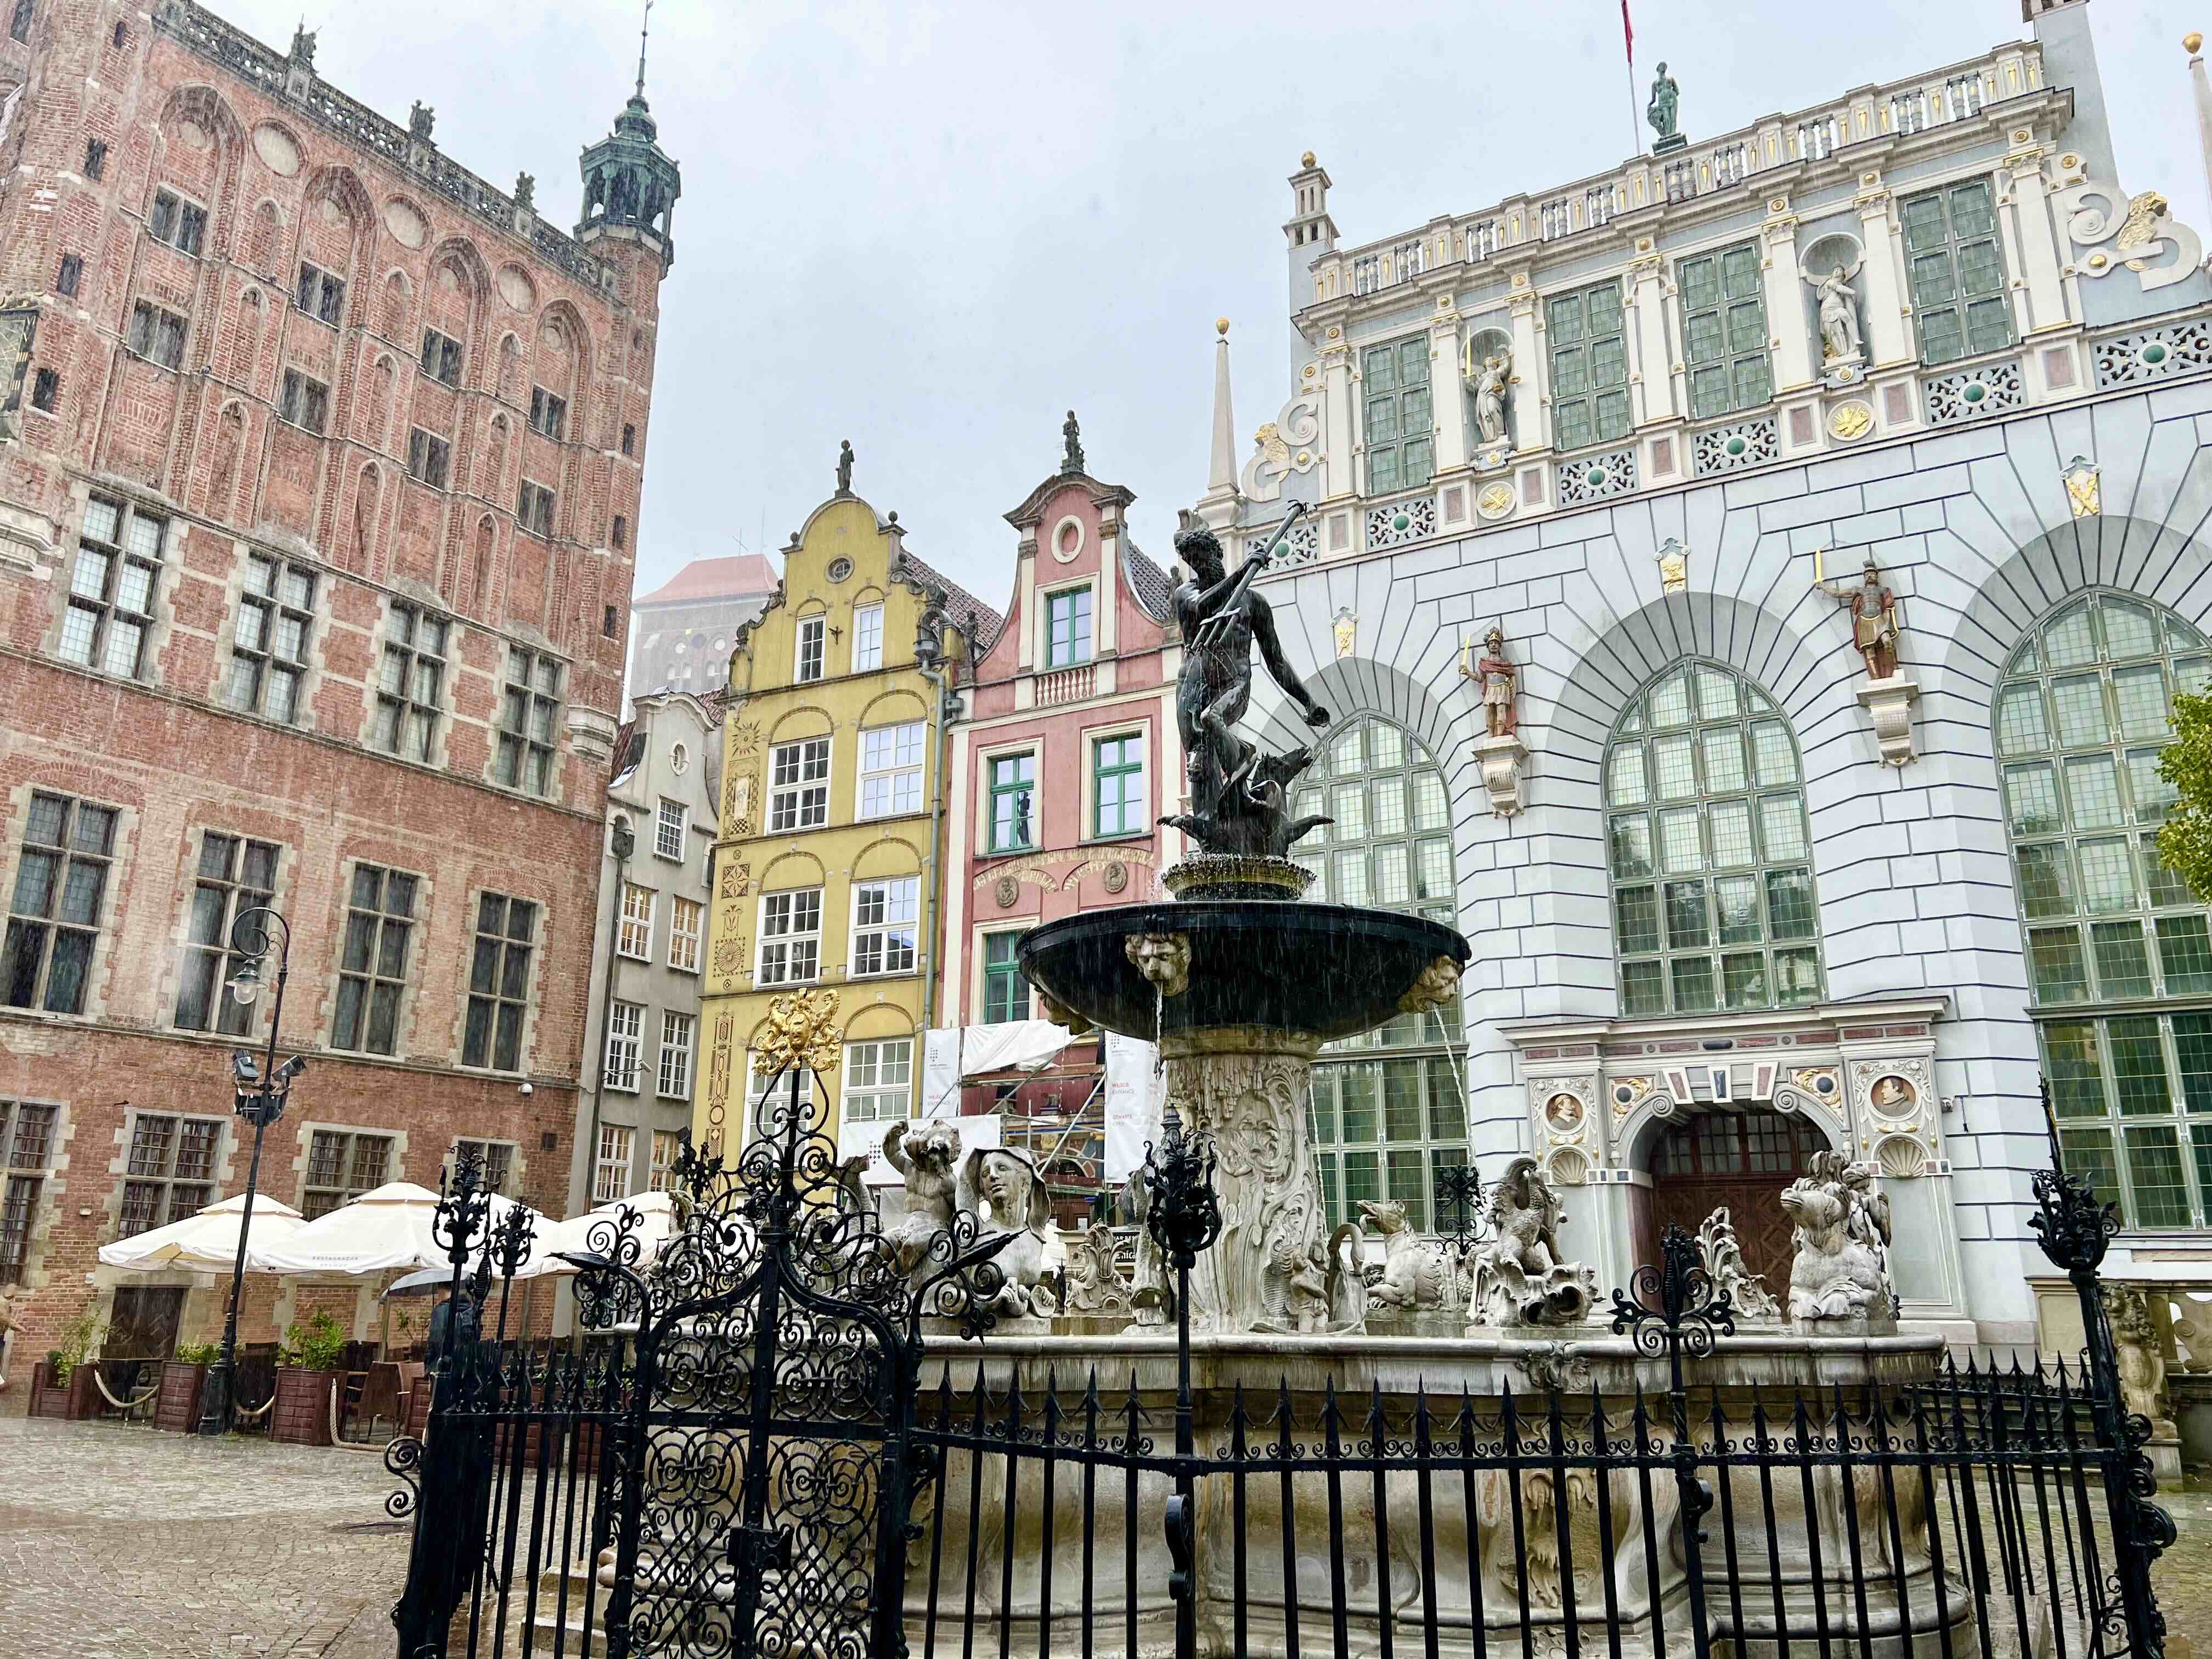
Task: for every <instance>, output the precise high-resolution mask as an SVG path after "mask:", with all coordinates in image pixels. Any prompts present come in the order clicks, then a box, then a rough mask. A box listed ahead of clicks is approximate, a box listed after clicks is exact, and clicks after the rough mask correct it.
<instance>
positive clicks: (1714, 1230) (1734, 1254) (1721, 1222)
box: [1698, 1204, 1782, 1321]
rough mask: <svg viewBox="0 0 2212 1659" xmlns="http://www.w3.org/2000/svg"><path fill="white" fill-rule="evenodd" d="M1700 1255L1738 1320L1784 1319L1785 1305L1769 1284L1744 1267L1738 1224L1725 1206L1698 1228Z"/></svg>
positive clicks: (1710, 1276) (1709, 1274)
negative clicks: (1730, 1218) (1731, 1219)
mask: <svg viewBox="0 0 2212 1659" xmlns="http://www.w3.org/2000/svg"><path fill="white" fill-rule="evenodd" d="M1698 1255H1699V1258H1700V1259H1701V1260H1702V1261H1704V1263H1705V1277H1706V1278H1707V1279H1711V1281H1712V1285H1713V1288H1714V1289H1715V1290H1716V1291H1720V1292H1721V1293H1722V1294H1723V1295H1724V1296H1726V1297H1728V1300H1729V1307H1731V1308H1733V1309H1735V1313H1736V1317H1737V1318H1739V1319H1743V1320H1757V1321H1764V1320H1774V1321H1779V1320H1780V1319H1781V1317H1782V1305H1781V1304H1779V1303H1778V1302H1777V1301H1776V1300H1775V1299H1774V1297H1773V1296H1772V1295H1771V1293H1769V1291H1767V1288H1766V1280H1765V1279H1764V1278H1762V1277H1760V1276H1759V1274H1757V1273H1753V1272H1752V1271H1751V1270H1750V1269H1749V1268H1748V1267H1745V1266H1744V1262H1743V1247H1742V1245H1741V1244H1740V1243H1737V1242H1736V1236H1735V1223H1734V1222H1732V1221H1730V1220H1729V1212H1728V1206H1726V1205H1725V1204H1723V1206H1721V1207H1720V1208H1719V1209H1717V1210H1715V1211H1714V1212H1712V1213H1711V1215H1709V1216H1707V1217H1706V1218H1705V1221H1704V1223H1703V1225H1700V1226H1699V1229H1698Z"/></svg>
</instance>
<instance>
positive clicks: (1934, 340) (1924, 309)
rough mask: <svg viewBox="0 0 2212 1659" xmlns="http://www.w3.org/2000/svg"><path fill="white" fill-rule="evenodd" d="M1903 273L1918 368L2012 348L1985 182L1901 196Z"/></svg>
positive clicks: (2000, 259) (1992, 206) (1992, 208)
mask: <svg viewBox="0 0 2212 1659" xmlns="http://www.w3.org/2000/svg"><path fill="white" fill-rule="evenodd" d="M1903 217H1904V222H1905V270H1906V274H1907V276H1908V277H1909V278H1910V280H1911V285H1912V321H1913V326H1914V327H1916V328H1917V329H1918V330H1919V331H1920V361H1921V362H1923V363H1928V364H1930V365H1933V364H1936V363H1948V362H1954V361H1955V360H1956V359H1958V358H1960V357H1969V356H1976V355H1977V354H1978V353H1981V352H1984V351H2002V350H2003V349H2005V347H2007V346H2008V345H2010V344H2011V343H2012V305H2011V302H2010V301H2008V299H2007V298H2006V297H2005V274H2004V258H2003V256H2002V254H2001V253H2000V252H1999V251H1998V248H1997V216H1996V204H1995V201H1994V198H1993V197H1992V195H1991V193H1990V181H1989V180H1988V179H1971V180H1969V181H1968V182H1967V183H1966V184H1963V185H1947V186H1945V187H1944V188H1943V189H1942V190H1931V191H1927V192H1925V193H1924V194H1923V195H1919V196H1912V197H1907V198H1906V199H1905V207H1904V210H1903Z"/></svg>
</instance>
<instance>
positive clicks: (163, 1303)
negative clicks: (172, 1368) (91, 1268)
mask: <svg viewBox="0 0 2212 1659" xmlns="http://www.w3.org/2000/svg"><path fill="white" fill-rule="evenodd" d="M184 1315H185V1292H184V1289H183V1287H182V1286H180V1285H118V1287H117V1288H116V1291H115V1311H114V1312H113V1313H112V1315H111V1316H109V1318H108V1322H107V1340H106V1341H105V1342H104V1343H102V1344H101V1345H100V1352H102V1353H105V1354H108V1355H111V1356H112V1357H113V1358H118V1359H167V1358H169V1357H170V1356H171V1355H172V1354H173V1353H175V1352H176V1351H177V1328H178V1326H179V1323H181V1322H182V1321H183V1319H184Z"/></svg>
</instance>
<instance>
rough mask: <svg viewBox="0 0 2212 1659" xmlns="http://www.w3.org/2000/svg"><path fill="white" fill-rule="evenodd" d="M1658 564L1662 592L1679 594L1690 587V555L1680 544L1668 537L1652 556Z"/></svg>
mask: <svg viewBox="0 0 2212 1659" xmlns="http://www.w3.org/2000/svg"><path fill="white" fill-rule="evenodd" d="M1652 556H1653V557H1654V558H1656V560H1658V562H1659V586H1660V590H1661V591H1662V592H1668V593H1680V592H1682V591H1683V590H1684V589H1686V588H1687V587H1688V586H1689V585H1690V553H1689V550H1688V549H1687V548H1686V547H1684V546H1683V545H1682V544H1681V543H1680V542H1679V541H1677V540H1675V539H1674V537H1672V536H1669V537H1668V538H1667V539H1666V540H1665V541H1663V542H1662V543H1660V544H1659V550H1658V552H1656V553H1655V554H1654V555H1652Z"/></svg>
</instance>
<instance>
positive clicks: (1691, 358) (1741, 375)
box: [1674, 242, 1774, 421]
mask: <svg viewBox="0 0 2212 1659" xmlns="http://www.w3.org/2000/svg"><path fill="white" fill-rule="evenodd" d="M1674 278H1675V287H1676V289H1677V290H1678V291H1679V292H1680V295H1681V300H1682V354H1683V358H1684V361H1685V362H1686V365H1687V367H1688V370H1689V379H1690V418H1691V419H1692V420H1696V421H1702V420H1707V419H1710V418H1711V417H1712V416H1717V415H1731V414H1734V413H1735V412H1736V411H1737V410H1746V409H1756V408H1758V407H1759V405H1760V404H1764V403H1766V402H1769V401H1770V400H1771V398H1773V396H1774V369H1773V366H1772V364H1771V362H1770V361H1769V359H1768V357H1767V349H1766V338H1767V336H1766V300H1765V292H1764V285H1763V283H1762V282H1761V280H1760V275H1759V244H1758V243H1756V242H1739V243H1738V244H1736V246H1734V247H1730V248H1723V249H1721V250H1720V251H1719V252H1716V253H1706V254H1700V255H1699V257H1698V258H1694V259H1685V260H1683V261H1682V262H1681V263H1680V264H1679V265H1677V266H1676V267H1675V269H1674Z"/></svg>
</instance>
